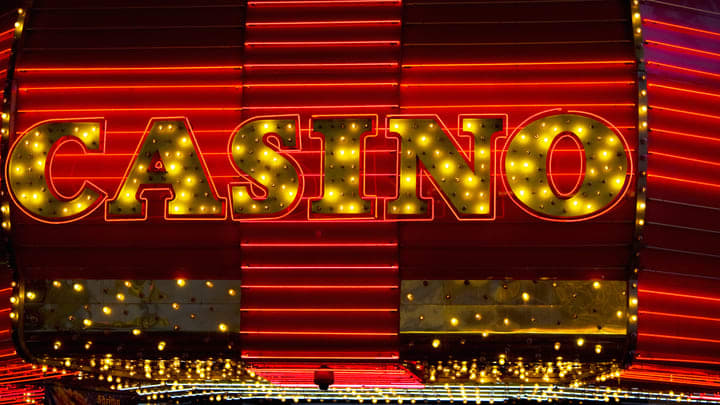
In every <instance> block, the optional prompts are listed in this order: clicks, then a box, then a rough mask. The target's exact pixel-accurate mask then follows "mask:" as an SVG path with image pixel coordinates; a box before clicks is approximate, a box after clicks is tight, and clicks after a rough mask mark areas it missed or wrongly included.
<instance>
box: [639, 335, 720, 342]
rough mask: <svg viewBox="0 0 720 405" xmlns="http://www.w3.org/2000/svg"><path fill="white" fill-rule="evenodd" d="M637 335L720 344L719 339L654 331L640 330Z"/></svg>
mask: <svg viewBox="0 0 720 405" xmlns="http://www.w3.org/2000/svg"><path fill="white" fill-rule="evenodd" d="M638 335H639V336H643V337H651V338H657V339H670V340H685V341H688V342H702V343H718V344H720V340H718V339H706V338H695V337H688V336H676V335H658V334H655V333H642V332H640V333H639V334H638Z"/></svg>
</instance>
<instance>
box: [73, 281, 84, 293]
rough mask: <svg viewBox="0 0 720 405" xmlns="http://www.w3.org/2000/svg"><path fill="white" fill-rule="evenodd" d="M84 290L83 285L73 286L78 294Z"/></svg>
mask: <svg viewBox="0 0 720 405" xmlns="http://www.w3.org/2000/svg"><path fill="white" fill-rule="evenodd" d="M83 288H84V287H83V285H82V284H80V283H75V284H73V290H75V291H77V292H81V291H82V290H83Z"/></svg>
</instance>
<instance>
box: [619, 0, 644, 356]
mask: <svg viewBox="0 0 720 405" xmlns="http://www.w3.org/2000/svg"><path fill="white" fill-rule="evenodd" d="M630 21H631V23H632V36H633V43H634V49H635V62H636V75H637V78H636V80H637V92H638V94H637V114H638V116H637V117H638V120H637V130H638V153H637V156H638V169H637V180H636V202H635V226H634V233H633V242H632V258H631V263H630V268H629V269H628V275H629V277H628V294H627V295H628V307H627V308H628V310H627V328H628V332H627V334H628V347H627V350H626V356H625V365H629V364H630V363H631V362H632V360H633V359H634V357H635V350H636V348H637V338H638V328H637V324H638V320H637V317H638V288H637V287H638V273H639V269H640V251H641V250H642V247H643V229H644V226H645V211H646V209H645V208H646V203H647V156H648V147H647V143H648V119H647V117H648V102H647V72H646V70H645V50H644V43H643V31H642V17H641V15H640V1H639V0H631V3H630Z"/></svg>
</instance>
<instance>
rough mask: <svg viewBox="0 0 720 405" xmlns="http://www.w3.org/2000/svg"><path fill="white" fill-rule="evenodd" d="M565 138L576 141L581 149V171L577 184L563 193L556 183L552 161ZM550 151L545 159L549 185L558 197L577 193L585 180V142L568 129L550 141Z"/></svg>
mask: <svg viewBox="0 0 720 405" xmlns="http://www.w3.org/2000/svg"><path fill="white" fill-rule="evenodd" d="M565 138H570V139H572V141H573V142H575V146H577V148H578V150H579V151H580V173H579V174H578V175H577V181H576V182H575V186H573V188H572V189H570V191H569V192H567V193H563V192H561V191H560V189H559V188H558V186H557V184H555V176H553V173H552V167H551V166H552V161H553V154H555V152H556V151H557V144H558V143H560V141H561V140H563V139H565ZM548 150H549V151H550V153H548V156H547V158H546V159H545V173H547V178H548V186H550V190H552V192H553V193H554V194H555V195H556V196H557V197H558V198H562V199H568V198H570V197H572V196H573V195H575V194H576V193H577V192H578V191H579V190H580V187H582V183H583V180H585V165H586V164H587V162H586V157H585V148H584V147H583V143H582V141H581V140H580V138H578V136H577V135H575V133H573V132H569V131H566V132H564V133H561V134H560V135H557V136H555V139H553V141H552V142H550V148H548Z"/></svg>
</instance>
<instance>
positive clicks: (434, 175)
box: [6, 110, 633, 223]
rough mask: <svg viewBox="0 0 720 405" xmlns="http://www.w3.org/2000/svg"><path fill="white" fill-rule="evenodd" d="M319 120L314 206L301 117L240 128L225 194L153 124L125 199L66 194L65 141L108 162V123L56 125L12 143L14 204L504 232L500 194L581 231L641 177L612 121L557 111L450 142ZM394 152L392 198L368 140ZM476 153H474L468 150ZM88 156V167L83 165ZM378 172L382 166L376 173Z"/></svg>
mask: <svg viewBox="0 0 720 405" xmlns="http://www.w3.org/2000/svg"><path fill="white" fill-rule="evenodd" d="M378 121H379V120H378V117H377V116H373V115H362V116H348V115H343V116H314V117H313V118H312V119H311V120H310V128H311V131H310V136H309V139H310V140H312V141H316V142H318V143H319V144H321V145H322V147H321V151H320V153H319V155H320V156H321V162H319V165H318V171H317V175H319V182H320V190H321V193H320V195H307V193H306V192H305V191H306V187H305V186H306V184H307V182H308V181H309V180H308V175H307V174H305V173H304V172H303V166H302V165H301V164H300V163H299V162H298V161H297V159H296V156H298V155H297V153H300V152H302V151H303V145H302V142H301V139H302V137H301V134H302V131H301V128H300V120H299V117H297V116H261V117H254V118H251V119H249V120H247V121H245V122H243V123H242V124H240V125H239V126H238V127H237V128H236V129H235V130H234V131H233V132H232V134H230V136H229V138H228V140H227V157H228V159H229V161H230V164H231V165H232V167H233V169H234V170H235V172H236V174H237V176H236V178H234V180H233V181H231V182H229V183H228V185H227V189H226V190H221V189H218V188H216V186H215V184H214V183H213V178H212V176H211V173H210V171H209V168H208V166H207V164H206V162H205V159H204V157H203V154H202V152H201V151H200V148H199V145H198V140H197V139H196V137H195V135H194V133H193V130H192V128H191V126H190V122H189V121H188V120H187V119H186V118H154V119H152V120H150V122H149V124H148V126H147V128H146V130H145V131H144V134H143V135H142V137H141V138H140V139H139V141H138V144H137V148H136V149H135V152H134V154H133V156H132V159H131V161H130V164H129V165H128V166H127V168H126V170H125V173H124V176H123V177H122V181H121V183H120V185H119V186H118V187H117V189H115V190H114V193H112V192H107V190H103V189H102V188H100V187H98V186H97V185H96V184H94V183H93V182H91V181H87V180H86V181H84V182H83V184H82V186H81V187H79V188H78V190H77V192H76V193H74V194H72V195H68V194H64V193H63V192H61V191H60V190H59V189H58V188H57V187H56V184H55V176H54V164H53V162H54V159H55V158H56V156H58V155H59V153H58V150H59V149H61V147H63V145H65V144H68V143H74V144H77V145H78V146H80V147H81V148H82V155H84V156H89V155H91V154H99V155H103V154H105V141H106V139H105V124H104V120H101V119H74V120H50V121H44V122H41V123H38V124H36V125H35V126H33V127H32V128H31V129H29V130H27V131H26V132H25V133H24V134H23V135H22V136H20V137H19V138H18V139H17V140H16V142H15V143H14V144H13V146H12V148H11V150H10V153H9V159H8V162H7V164H6V174H7V179H8V185H9V188H10V192H11V193H10V194H11V196H12V198H13V200H14V201H15V203H16V204H17V205H18V206H19V207H20V208H21V209H22V210H23V211H24V212H25V213H26V214H27V215H29V216H30V217H32V218H35V219H37V220H39V221H44V222H49V223H63V222H71V221H77V220H80V219H82V218H84V217H86V216H88V215H89V214H91V213H93V212H94V211H95V210H98V209H103V210H104V217H105V219H106V220H107V221H138V220H145V219H147V216H148V205H149V204H152V202H150V200H149V199H148V198H147V195H146V192H147V191H153V190H155V191H161V192H164V193H165V194H164V195H165V200H164V215H165V218H166V219H168V220H173V219H195V220H212V219H216V220H223V219H227V218H228V217H229V218H230V219H231V220H233V221H253V220H269V219H274V220H277V219H281V218H284V217H286V216H288V215H289V214H290V213H293V212H297V211H298V210H300V209H301V208H299V207H300V202H301V201H302V200H303V199H307V200H308V203H307V204H305V205H304V206H303V207H305V206H306V207H307V213H306V215H307V219H310V220H313V219H315V220H323V219H328V220H329V219H336V220H337V219H341V220H391V221H400V220H431V219H433V218H434V213H435V212H436V207H435V205H436V204H444V205H445V206H446V207H447V208H449V210H450V211H451V212H452V213H453V214H454V216H455V217H456V218H457V219H458V220H493V219H495V212H496V210H495V205H496V198H497V195H498V190H499V189H501V190H505V191H506V192H507V194H508V195H509V196H510V198H511V199H512V201H513V202H515V203H516V204H517V205H518V206H519V207H521V208H522V209H523V210H524V211H526V212H527V213H529V214H531V215H534V216H536V217H538V218H542V219H545V220H551V221H578V220H586V219H589V218H593V217H596V216H598V215H601V214H602V213H604V212H606V211H608V210H609V209H611V208H612V207H613V206H614V205H615V204H617V203H618V201H619V200H620V197H621V196H622V195H623V194H624V193H625V191H626V190H627V188H628V185H629V182H630V176H631V174H632V172H633V168H632V160H631V158H630V155H629V153H628V146H627V143H626V141H625V139H624V138H623V136H622V135H621V134H620V132H619V131H618V130H617V129H616V128H615V127H614V126H613V125H612V124H610V123H609V122H607V121H605V120H603V119H602V118H600V117H597V116H594V115H592V114H588V113H584V112H578V111H569V112H568V111H565V112H563V111H560V110H552V111H546V112H543V113H540V114H537V115H535V116H532V117H530V118H528V119H527V120H526V121H525V122H524V123H523V124H522V125H520V126H519V128H517V129H516V130H515V131H514V133H513V134H512V135H511V136H507V126H506V122H507V117H506V116H503V115H481V114H475V115H460V116H459V117H458V126H457V128H458V130H457V131H456V133H453V132H452V131H451V130H450V129H448V128H447V126H446V125H445V124H444V123H443V122H442V121H441V120H440V119H439V118H438V117H437V116H434V115H390V116H387V117H386V119H385V124H384V130H383V131H380V130H379V129H378V127H377V125H378ZM378 140H382V141H383V142H386V143H390V144H394V148H393V149H392V150H391V153H388V154H385V155H383V156H385V158H384V160H385V161H384V164H385V165H386V166H388V167H392V168H394V170H393V173H394V174H393V177H394V179H393V185H392V188H393V190H392V191H391V192H390V193H385V194H384V195H378V194H376V193H375V194H374V193H373V192H372V191H371V190H369V187H368V184H367V183H368V178H369V177H370V176H371V175H372V173H371V169H370V168H369V164H368V158H367V155H368V151H369V150H370V148H369V146H368V144H369V142H371V141H372V142H375V141H378ZM562 142H565V143H566V144H567V143H568V142H571V143H572V144H574V145H575V152H577V153H576V154H577V156H579V158H578V162H577V163H578V167H579V168H580V170H577V171H576V172H575V173H573V176H574V180H576V182H575V185H574V187H572V189H570V190H563V189H561V188H560V187H559V186H558V185H557V179H556V176H555V175H554V174H553V167H554V163H553V162H554V154H555V152H556V151H557V150H558V145H559V144H560V143H562ZM468 145H469V146H468ZM82 158H83V157H82V156H80V157H78V159H82ZM377 165H378V164H377V162H376V163H375V166H377Z"/></svg>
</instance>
